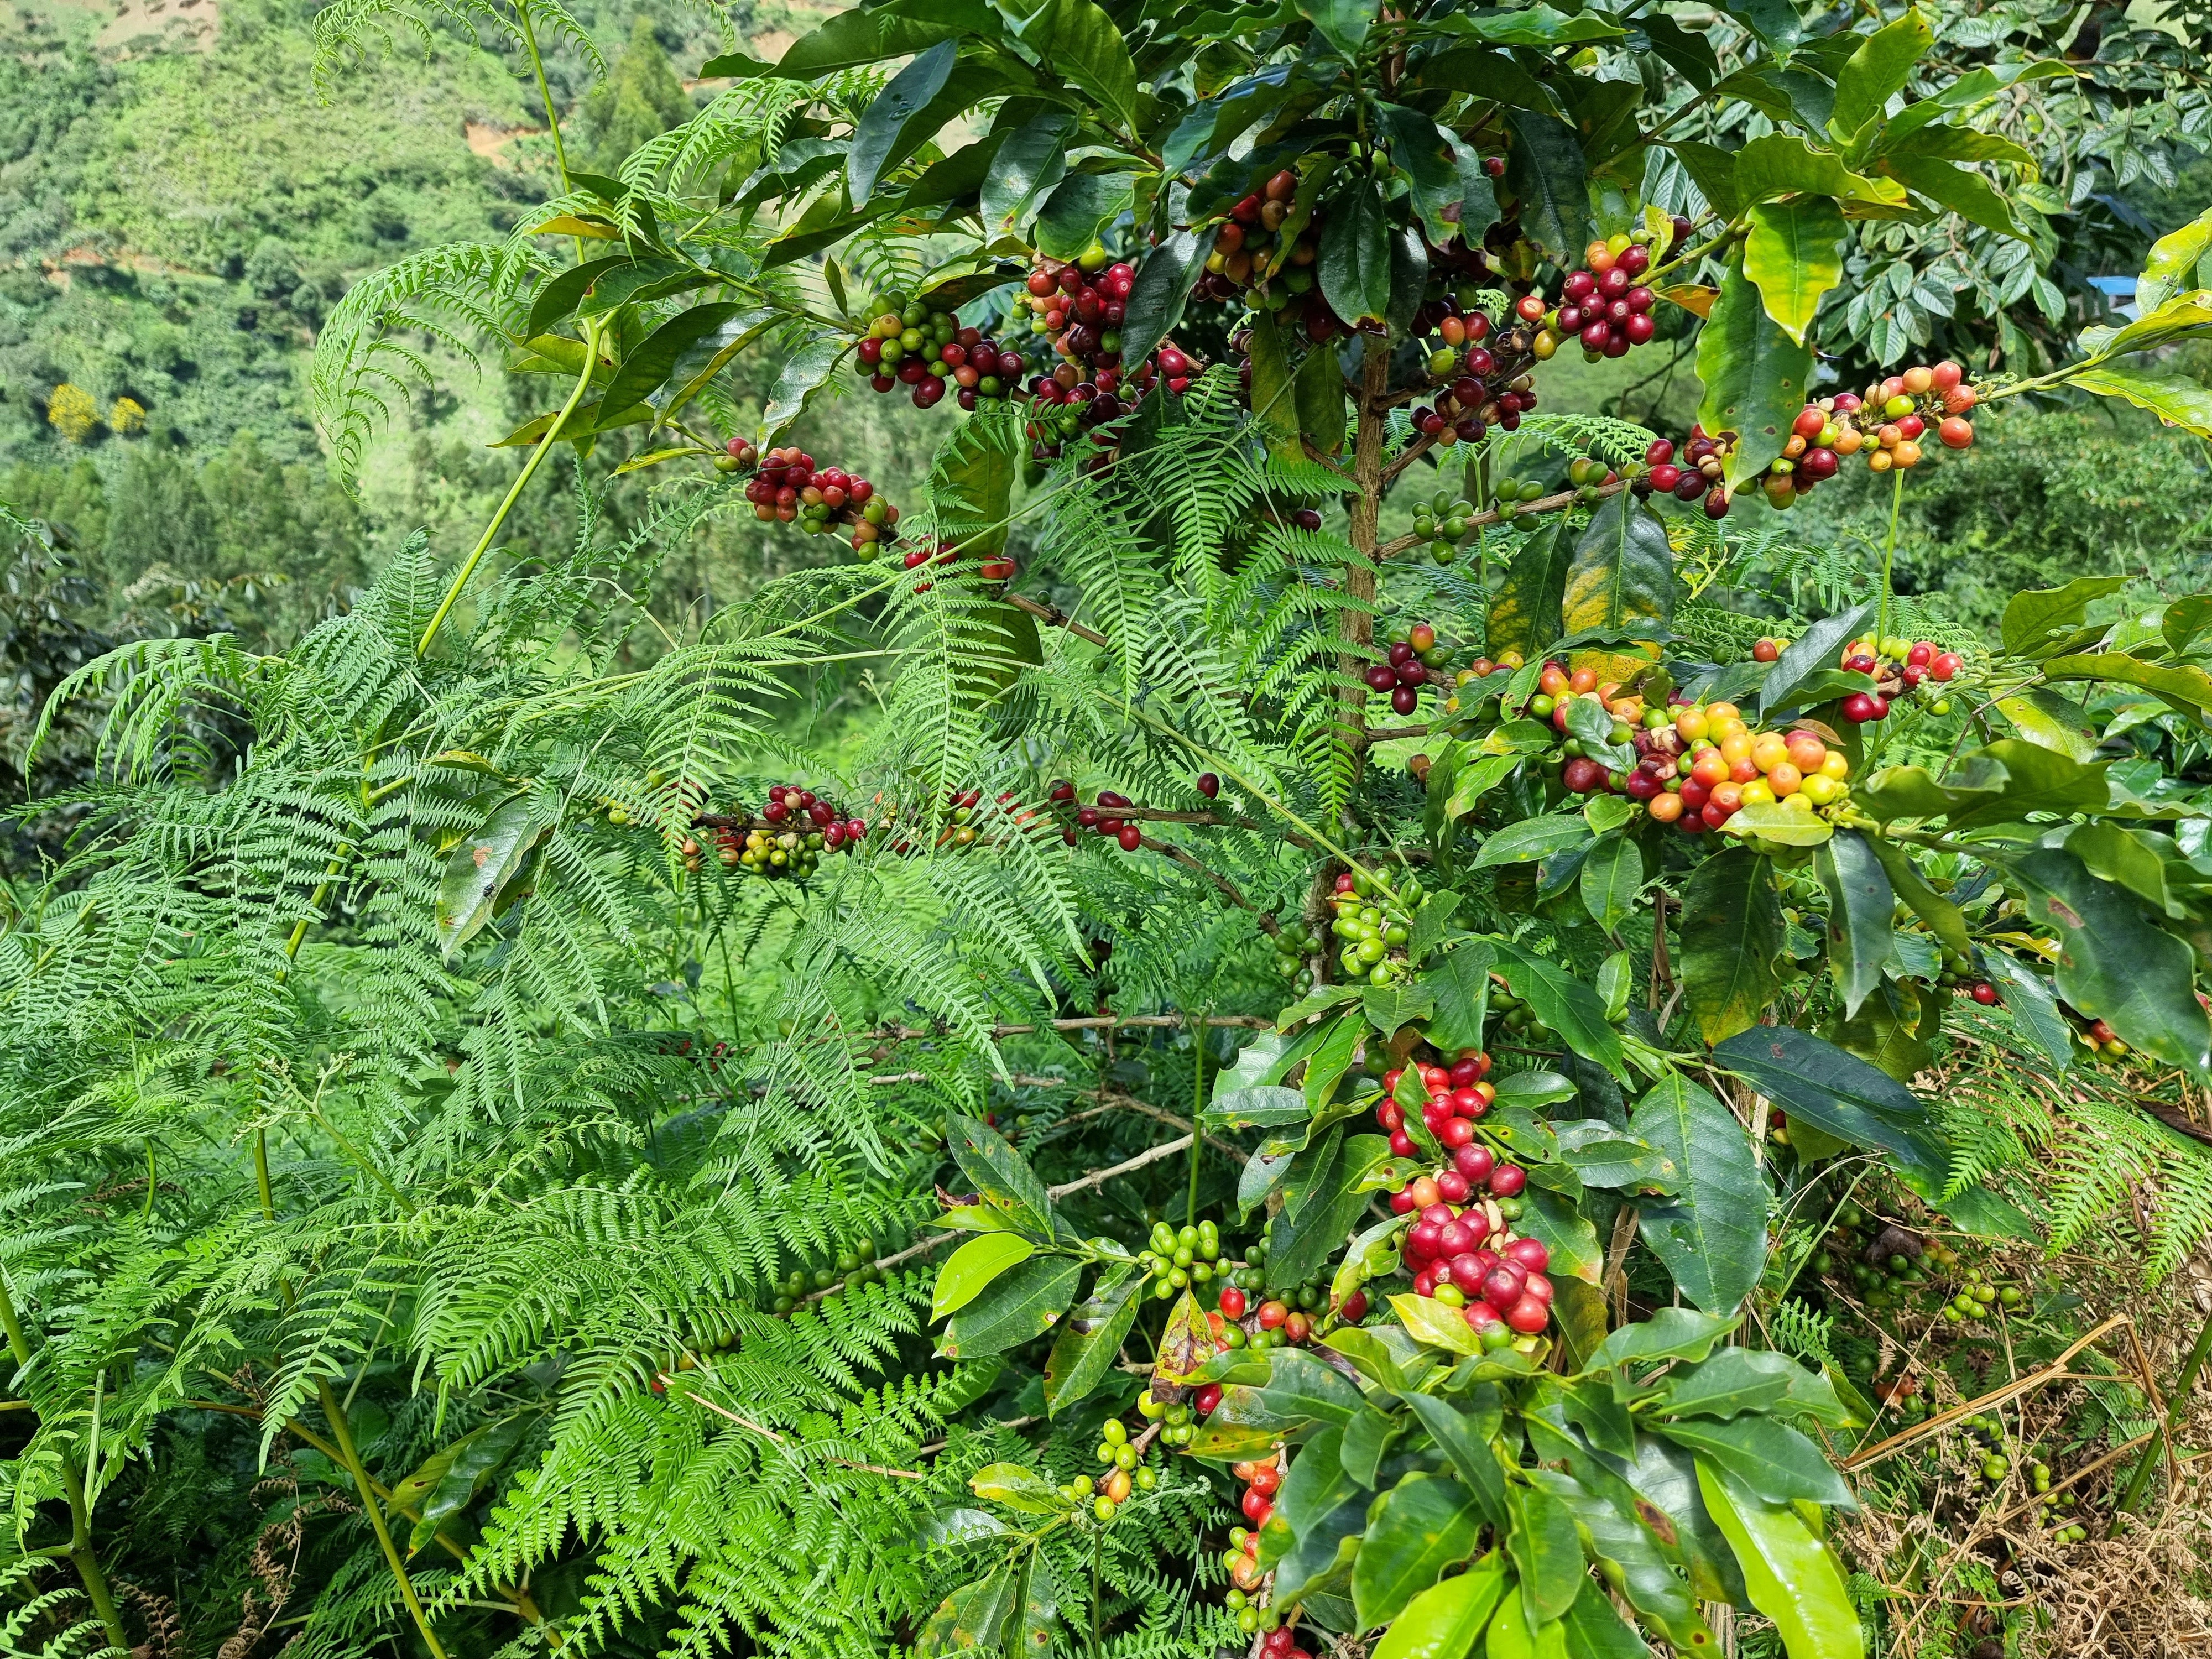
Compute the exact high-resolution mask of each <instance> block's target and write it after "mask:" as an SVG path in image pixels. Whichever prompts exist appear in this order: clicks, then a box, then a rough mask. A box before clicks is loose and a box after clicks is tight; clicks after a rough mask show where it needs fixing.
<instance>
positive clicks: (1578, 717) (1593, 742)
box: [1567, 696, 1636, 831]
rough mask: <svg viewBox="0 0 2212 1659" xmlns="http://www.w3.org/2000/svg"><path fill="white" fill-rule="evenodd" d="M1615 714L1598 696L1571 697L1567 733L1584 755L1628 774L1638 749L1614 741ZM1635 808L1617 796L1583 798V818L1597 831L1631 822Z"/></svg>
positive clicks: (1617, 827)
mask: <svg viewBox="0 0 2212 1659" xmlns="http://www.w3.org/2000/svg"><path fill="white" fill-rule="evenodd" d="M1613 726H1614V720H1613V711H1612V710H1611V709H1609V708H1607V707H1606V706H1605V705H1604V704H1603V703H1601V702H1599V701H1598V700H1597V699H1596V698H1595V697H1594V696H1592V697H1571V698H1569V699H1568V700H1567V732H1568V733H1569V735H1571V737H1573V738H1575V739H1576V741H1577V742H1578V743H1580V744H1582V746H1583V753H1584V754H1586V755H1588V756H1589V757H1590V758H1591V759H1592V760H1594V761H1595V762H1596V763H1598V764H1599V765H1600V766H1602V767H1606V768H1607V769H1610V770H1613V771H1626V770H1627V769H1629V768H1630V767H1632V766H1633V765H1635V764H1636V750H1634V749H1633V748H1632V747H1631V746H1630V745H1629V744H1628V743H1627V742H1626V741H1623V742H1619V743H1616V742H1615V741H1613ZM1631 811H1632V809H1631V808H1630V806H1629V804H1628V803H1627V802H1626V801H1625V800H1622V799H1620V797H1618V796H1616V795H1586V796H1584V797H1583V820H1584V821H1585V822H1586V823H1589V826H1590V828H1591V829H1595V830H1599V831H1603V830H1606V829H1619V828H1620V826H1621V825H1622V824H1624V823H1627V822H1628V818H1629V814H1630V812H1631Z"/></svg>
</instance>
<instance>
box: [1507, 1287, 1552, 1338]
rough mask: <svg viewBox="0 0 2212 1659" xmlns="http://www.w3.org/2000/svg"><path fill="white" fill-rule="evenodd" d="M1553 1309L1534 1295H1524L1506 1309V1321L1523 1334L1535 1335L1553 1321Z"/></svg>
mask: <svg viewBox="0 0 2212 1659" xmlns="http://www.w3.org/2000/svg"><path fill="white" fill-rule="evenodd" d="M1551 1321H1552V1310H1550V1309H1549V1308H1547V1307H1546V1306H1545V1305H1544V1304H1542V1303H1541V1302H1539V1301H1538V1300H1537V1299H1536V1298H1535V1297H1533V1296H1523V1297H1521V1299H1520V1300H1519V1301H1517V1302H1516V1303H1515V1304H1513V1305H1512V1306H1511V1307H1510V1308H1508V1309H1507V1310H1505V1322H1506V1323H1507V1324H1508V1325H1510V1327H1512V1328H1513V1329H1515V1330H1516V1331H1518V1332H1520V1333H1521V1334H1522V1335H1523V1336H1534V1335H1535V1334H1536V1333H1537V1332H1539V1331H1541V1330H1542V1329H1543V1328H1544V1327H1545V1326H1547V1325H1548V1324H1549V1323H1551Z"/></svg>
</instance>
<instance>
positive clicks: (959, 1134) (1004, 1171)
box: [946, 1112, 1053, 1239]
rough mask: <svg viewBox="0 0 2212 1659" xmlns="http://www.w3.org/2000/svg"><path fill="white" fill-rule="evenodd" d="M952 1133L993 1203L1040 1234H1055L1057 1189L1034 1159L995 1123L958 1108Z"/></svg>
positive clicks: (955, 1151)
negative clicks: (1047, 1186)
mask: <svg viewBox="0 0 2212 1659" xmlns="http://www.w3.org/2000/svg"><path fill="white" fill-rule="evenodd" d="M946 1138H947V1139H948V1141H949V1143H950V1145H951V1151H952V1157H953V1160H954V1162H956V1163H957V1164H959V1165H960V1170H961V1173H962V1174H963V1175H965V1176H967V1177H968V1178H969V1180H970V1181H972V1182H975V1185H976V1188H977V1189H978V1191H979V1194H980V1195H981V1200H982V1202H983V1204H984V1206H986V1207H987V1208H989V1209H992V1210H995V1211H997V1212H1000V1214H1002V1215H1004V1216H1005V1217H1006V1218H1007V1219H1008V1220H1010V1221H1012V1222H1013V1223H1014V1224H1015V1225H1018V1226H1020V1227H1024V1228H1025V1229H1027V1230H1028V1231H1029V1232H1030V1233H1031V1234H1032V1235H1033V1236H1034V1237H1037V1238H1040V1239H1047V1238H1050V1237H1052V1234H1053V1216H1052V1194H1050V1193H1048V1192H1047V1191H1046V1190H1045V1185H1044V1182H1042V1180H1040V1179H1039V1178H1038V1176H1037V1172H1036V1170H1033V1169H1031V1168H1030V1161H1029V1159H1027V1158H1024V1157H1023V1156H1022V1155H1021V1154H1020V1153H1019V1152H1016V1151H1015V1150H1014V1149H1013V1147H1012V1145H1011V1144H1009V1143H1008V1141H1007V1139H1006V1137H1005V1136H1004V1135H1002V1134H1000V1133H999V1132H998V1131H997V1130H996V1129H994V1128H993V1127H991V1126H990V1125H989V1124H987V1123H984V1122H981V1121H978V1120H977V1119H975V1118H972V1117H969V1116H967V1115H964V1114H963V1113H959V1112H955V1113H953V1114H952V1115H951V1117H950V1118H949V1119H948V1120H947V1126H946Z"/></svg>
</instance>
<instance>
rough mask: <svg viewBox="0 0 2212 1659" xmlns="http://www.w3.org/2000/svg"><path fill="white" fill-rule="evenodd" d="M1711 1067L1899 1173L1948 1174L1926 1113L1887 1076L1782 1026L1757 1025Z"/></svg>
mask: <svg viewBox="0 0 2212 1659" xmlns="http://www.w3.org/2000/svg"><path fill="white" fill-rule="evenodd" d="M1713 1060H1714V1062H1715V1064H1717V1065H1720V1066H1726V1067H1728V1068H1729V1070H1730V1071H1733V1072H1735V1073H1740V1074H1741V1076H1743V1077H1745V1078H1747V1079H1749V1081H1750V1083H1751V1085H1752V1086H1753V1088H1755V1089H1757V1090H1758V1091H1759V1092H1760V1093H1761V1094H1763V1095H1765V1096H1767V1097H1770V1098H1771V1099H1773V1100H1775V1101H1777V1102H1778V1103H1780V1104H1781V1105H1783V1106H1784V1107H1785V1108H1787V1109H1788V1110H1789V1113H1790V1121H1792V1122H1795V1121H1796V1120H1797V1119H1799V1118H1801V1117H1802V1118H1803V1119H1804V1120H1805V1121H1807V1122H1808V1123H1810V1124H1812V1125H1813V1126H1814V1127H1815V1128H1818V1129H1823V1130H1826V1132H1827V1133H1830V1134H1832V1135H1833V1136H1835V1137H1836V1139H1838V1140H1844V1141H1849V1142H1850V1144H1851V1145H1852V1146H1868V1147H1875V1148H1878V1149H1881V1150H1882V1151H1886V1152H1890V1153H1892V1154H1893V1155H1894V1156H1895V1158H1897V1160H1898V1163H1899V1166H1900V1167H1901V1169H1902V1170H1903V1171H1904V1172H1905V1174H1906V1175H1907V1176H1913V1177H1917V1178H1918V1180H1919V1181H1921V1182H1927V1181H1929V1180H1930V1179H1933V1180H1934V1181H1936V1182H1938V1183H1940V1182H1942V1180H1943V1179H1944V1178H1945V1176H1946V1174H1947V1172H1948V1168H1949V1163H1950V1153H1949V1149H1948V1147H1947V1146H1945V1145H1944V1142H1943V1139H1942V1135H1941V1134H1939V1133H1937V1132H1936V1128H1935V1127H1934V1125H1933V1123H1932V1122H1931V1121H1929V1113H1928V1108H1927V1106H1926V1104H1925V1103H1923V1102H1922V1101H1921V1100H1920V1099H1919V1097H1917V1096H1916V1095H1915V1094H1913V1092H1912V1091H1911V1090H1910V1089H1908V1088H1906V1087H1905V1085H1903V1084H1901V1083H1899V1081H1898V1080H1897V1079H1895V1078H1893V1077H1891V1076H1890V1075H1889V1074H1888V1073H1886V1072H1882V1071H1880V1070H1878V1069H1877V1068H1875V1066H1869V1064H1868V1063H1867V1062H1866V1061H1865V1060H1861V1059H1859V1058H1858V1056H1857V1055H1856V1054H1846V1053H1845V1052H1844V1050H1843V1049H1841V1048H1838V1047H1836V1045H1835V1044H1833V1043H1832V1042H1822V1041H1821V1040H1820V1038H1819V1037H1816V1036H1812V1035H1811V1034H1810V1033H1809V1032H1805V1031H1800V1030H1796V1029H1795V1028H1794V1027H1792V1026H1788V1025H1761V1026H1758V1027H1756V1028H1754V1029H1753V1030H1747V1031H1745V1032H1744V1033H1742V1034H1741V1036H1735V1037H1731V1038H1729V1041H1728V1042H1724V1043H1722V1044H1721V1045H1720V1046H1719V1047H1718V1048H1715V1049H1714V1050H1713Z"/></svg>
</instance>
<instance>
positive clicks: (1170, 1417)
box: [1137, 1389, 1219, 1446]
mask: <svg viewBox="0 0 2212 1659" xmlns="http://www.w3.org/2000/svg"><path fill="white" fill-rule="evenodd" d="M1215 1397H1216V1398H1218V1397H1219V1396H1218V1394H1217V1395H1216V1396H1215ZM1137 1414H1138V1415H1139V1417H1147V1418H1150V1419H1152V1420H1153V1421H1154V1422H1156V1423H1158V1425H1160V1444H1162V1445H1163V1446H1188V1444H1190V1443H1191V1440H1192V1437H1194V1436H1195V1435H1196V1434H1197V1433H1198V1418H1199V1413H1198V1408H1197V1407H1195V1406H1193V1405H1191V1404H1190V1403H1189V1402H1188V1401H1164V1400H1156V1399H1154V1398H1153V1397H1152V1390H1151V1389H1146V1390H1145V1391H1144V1393H1142V1394H1140V1395H1138V1396H1137Z"/></svg>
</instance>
